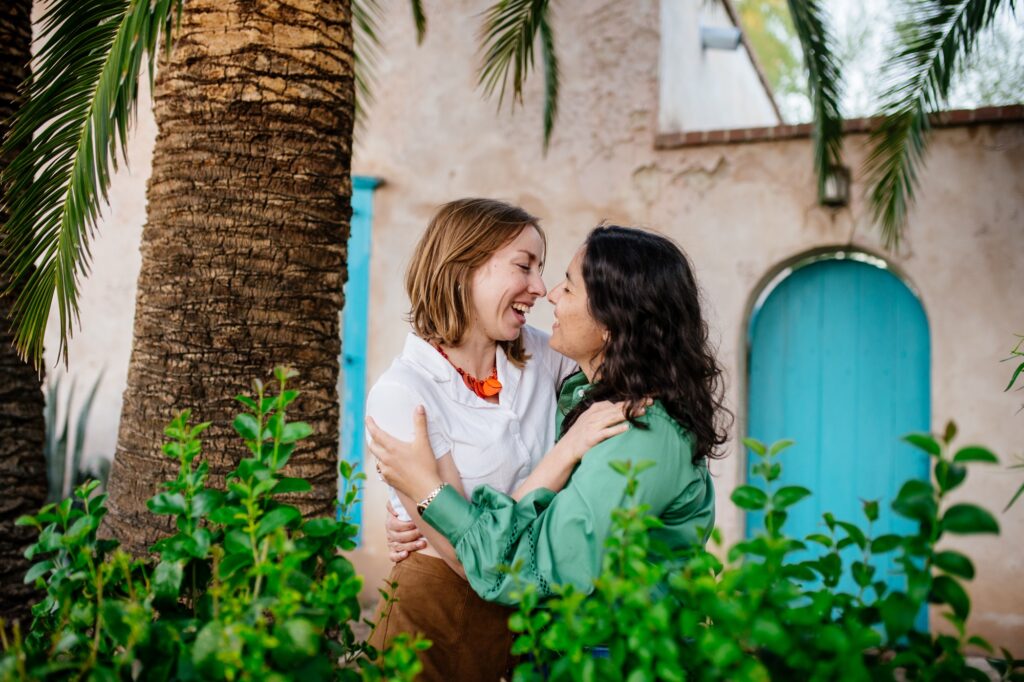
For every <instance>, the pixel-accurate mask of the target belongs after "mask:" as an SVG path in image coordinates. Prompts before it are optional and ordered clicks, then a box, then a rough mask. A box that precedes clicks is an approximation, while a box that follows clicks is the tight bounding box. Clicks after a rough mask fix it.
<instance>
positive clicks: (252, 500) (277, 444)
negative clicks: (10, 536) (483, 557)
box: [0, 368, 426, 681]
mask: <svg viewBox="0 0 1024 682" xmlns="http://www.w3.org/2000/svg"><path fill="white" fill-rule="evenodd" d="M292 376H293V374H292V373H291V372H289V371H288V370H285V369H283V368H277V369H276V370H275V378H276V384H277V392H276V394H274V395H269V394H267V392H266V391H265V390H264V386H263V385H262V383H261V382H256V383H255V389H256V390H255V395H253V396H238V397H237V400H238V401H239V402H240V403H242V404H243V405H244V406H245V408H246V411H245V412H243V413H241V414H239V415H238V416H237V418H236V419H235V421H234V428H235V430H236V431H237V432H238V434H239V435H240V436H241V437H242V439H243V440H244V441H245V446H246V448H247V449H248V451H249V455H250V456H248V457H245V458H243V459H241V461H239V463H238V466H237V468H236V469H235V470H234V471H232V472H231V473H230V474H228V476H227V490H226V491H222V490H218V489H215V488H211V487H208V485H207V484H208V477H209V466H208V464H207V463H206V462H205V461H201V458H200V452H201V449H202V446H201V442H200V438H199V437H200V434H201V433H202V432H203V430H204V429H206V428H207V427H208V426H209V424H208V423H202V424H195V425H193V424H191V423H190V421H189V419H190V413H189V412H188V411H187V410H186V411H185V412H182V413H181V414H180V415H179V416H178V417H177V418H175V419H174V420H173V421H172V422H171V424H170V425H169V426H168V427H167V429H166V431H165V433H166V435H167V437H168V441H167V442H166V443H165V444H164V446H163V452H164V453H165V454H166V455H167V456H169V457H171V458H173V459H174V460H176V461H177V462H178V463H179V470H178V475H177V477H176V478H175V479H174V480H173V481H170V482H167V483H165V484H164V485H163V490H162V491H161V492H160V493H158V494H157V495H155V496H154V497H152V498H151V499H150V500H149V502H148V506H149V509H150V511H151V512H152V513H154V514H161V515H167V516H168V517H169V518H170V520H171V522H172V524H173V527H174V529H175V531H176V532H175V533H174V534H173V535H171V536H169V537H166V538H163V539H161V540H160V541H158V542H157V543H156V544H155V545H154V546H153V547H152V551H153V553H154V554H155V555H156V558H153V559H151V558H133V557H131V556H129V555H128V554H126V553H125V552H123V551H121V550H119V549H118V546H117V543H116V542H115V541H113V540H105V539H100V538H98V537H97V530H98V528H99V526H100V522H101V521H102V519H103V516H104V514H105V513H106V507H105V506H104V502H105V499H106V496H105V495H94V494H93V493H94V491H95V488H96V486H97V485H98V484H97V483H95V482H91V483H88V484H86V485H83V486H82V487H80V488H78V489H77V490H76V491H75V493H74V498H73V499H72V498H68V499H65V500H63V501H62V502H60V503H59V504H48V505H46V506H45V507H43V509H42V510H41V511H40V512H39V514H37V515H36V516H27V517H23V518H22V519H20V520H19V522H20V523H23V524H29V525H32V526H34V527H36V528H37V529H38V531H39V538H38V540H37V541H36V543H35V544H34V545H32V546H31V547H30V548H29V549H28V551H27V553H26V554H27V556H28V557H29V559H31V560H33V561H35V562H36V563H35V564H34V565H33V566H32V567H31V569H30V570H29V572H28V575H27V576H26V580H27V581H30V582H35V584H36V585H37V586H38V587H40V588H41V589H42V590H44V591H45V595H44V596H43V598H42V599H41V601H39V603H37V604H36V605H35V606H34V607H33V609H32V615H33V621H32V625H31V629H30V631H29V632H28V633H24V632H22V631H21V629H20V628H19V627H18V625H17V624H15V625H14V626H13V627H12V628H4V627H0V635H2V645H3V649H4V654H3V657H2V658H0V679H95V680H122V679H137V680H147V681H148V680H165V679H179V680H192V679H226V680H246V679H248V680H286V679H299V678H305V679H307V680H320V679H340V680H354V679H367V680H378V679H397V680H411V679H413V677H414V676H415V675H416V674H417V672H418V671H419V669H420V664H419V662H418V660H417V659H416V651H417V650H419V649H422V648H424V646H426V644H425V643H424V642H422V641H419V640H410V639H405V640H402V641H400V642H398V643H396V645H395V646H394V647H392V648H391V649H389V650H388V651H386V652H378V651H375V650H374V649H373V648H372V647H370V646H369V645H368V644H366V643H365V642H364V641H362V640H360V639H358V638H357V637H356V635H355V634H354V632H353V629H352V623H353V622H354V621H357V620H358V618H359V615H360V608H359V602H358V594H359V591H360V589H361V587H362V579H361V578H360V577H359V576H357V575H356V573H355V570H354V568H353V566H352V564H351V562H350V561H349V560H348V559H347V558H346V557H344V556H343V555H341V554H340V553H339V550H343V551H347V550H351V549H353V548H354V547H355V543H354V541H353V538H354V537H355V535H356V527H355V526H353V525H352V524H351V523H349V522H348V521H347V520H346V517H345V515H344V514H343V515H342V520H341V521H335V520H334V519H329V518H318V519H303V518H302V515H301V514H300V512H299V510H298V509H297V508H296V507H294V506H292V505H289V504H286V503H284V502H283V501H281V499H279V498H280V496H281V495H284V494H296V493H302V492H304V491H308V490H310V484H309V482H308V481H305V480H303V479H300V478H289V477H285V476H284V475H283V474H282V469H283V467H284V466H285V464H287V462H288V459H289V457H290V456H291V454H292V452H293V451H294V449H295V447H296V444H297V443H298V442H299V441H301V440H302V439H303V438H305V437H306V436H308V435H309V434H310V427H309V425H308V424H306V423H304V422H288V421H287V419H286V408H287V407H288V405H289V404H290V403H292V402H293V401H294V400H295V398H296V397H297V396H298V393H297V392H296V391H294V390H289V389H288V388H287V386H286V383H287V380H288V379H289V378H291V377H292ZM341 473H342V475H343V476H344V477H345V479H346V481H347V486H348V490H347V491H346V493H345V494H344V495H343V497H342V499H343V501H345V502H347V503H348V504H351V503H352V502H354V501H355V497H356V486H357V484H358V482H359V480H360V479H361V475H353V472H352V470H351V468H350V467H348V465H344V464H343V465H342V471H341Z"/></svg>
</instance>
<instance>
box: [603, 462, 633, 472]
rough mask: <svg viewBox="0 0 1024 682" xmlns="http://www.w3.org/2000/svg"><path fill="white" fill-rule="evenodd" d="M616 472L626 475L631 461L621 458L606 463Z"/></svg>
mask: <svg viewBox="0 0 1024 682" xmlns="http://www.w3.org/2000/svg"><path fill="white" fill-rule="evenodd" d="M608 466H610V467H611V468H612V469H613V470H615V472H616V473H618V474H621V475H623V476H626V475H627V474H629V470H630V468H631V467H632V463H631V462H628V461H624V460H621V459H616V460H613V461H611V462H609V463H608Z"/></svg>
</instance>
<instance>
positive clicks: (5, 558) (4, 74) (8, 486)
mask: <svg viewBox="0 0 1024 682" xmlns="http://www.w3.org/2000/svg"><path fill="white" fill-rule="evenodd" d="M31 41H32V0H7V1H6V2H4V3H3V5H2V6H0V136H3V135H5V134H6V132H7V130H6V121H7V120H9V119H10V117H11V115H12V114H13V113H14V108H15V106H16V104H17V99H18V97H17V95H18V86H19V85H20V84H21V82H22V81H23V80H24V78H25V76H26V75H28V68H29V61H30V59H31V53H30V45H31ZM7 162H8V159H2V160H0V163H4V164H5V163H7ZM5 221H6V216H4V215H2V214H0V224H3V222H5ZM4 255H5V254H4V253H3V252H2V251H0V260H2V259H3V257H4ZM6 289H7V282H5V281H2V280H0V292H3V291H5V290H6ZM11 299H12V297H10V296H3V295H0V491H3V492H2V494H0V618H4V619H10V618H18V617H22V616H25V615H26V614H27V613H28V600H29V597H30V595H31V593H32V587H31V586H30V585H26V584H24V582H22V578H23V577H24V575H25V571H26V569H27V568H28V566H29V562H28V560H26V559H25V558H24V556H22V553H23V552H24V550H25V547H26V546H27V545H28V543H29V541H30V540H31V538H32V536H33V533H32V532H31V529H30V528H27V527H17V526H15V525H14V521H15V519H17V518H18V517H19V516H21V515H22V514H34V513H35V512H37V511H38V510H39V507H41V506H42V504H43V502H44V501H45V500H46V461H45V460H44V459H43V440H44V438H45V437H46V436H45V434H46V425H45V423H44V422H43V391H42V388H41V386H40V376H39V375H38V374H37V373H36V371H35V370H34V369H32V367H31V365H29V364H27V363H25V362H22V361H21V359H20V358H19V357H18V355H17V353H16V352H15V351H14V346H13V345H12V344H13V341H14V335H13V334H12V330H11V328H10V326H9V324H10V323H9V321H8V316H9V314H10V311H11V302H12V300H11Z"/></svg>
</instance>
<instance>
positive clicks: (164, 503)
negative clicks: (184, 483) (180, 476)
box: [146, 493, 185, 514]
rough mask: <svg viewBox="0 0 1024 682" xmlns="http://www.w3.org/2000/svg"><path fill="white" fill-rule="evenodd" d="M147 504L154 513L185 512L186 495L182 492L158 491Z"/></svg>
mask: <svg viewBox="0 0 1024 682" xmlns="http://www.w3.org/2000/svg"><path fill="white" fill-rule="evenodd" d="M146 506H147V507H149V510H150V511H151V512H153V513H154V514H184V513H185V497H184V496H183V495H182V494H181V493H157V494H156V495H154V496H153V497H151V498H150V499H149V500H148V501H147V502H146Z"/></svg>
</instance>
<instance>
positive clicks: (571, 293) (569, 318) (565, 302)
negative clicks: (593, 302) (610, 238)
mask: <svg viewBox="0 0 1024 682" xmlns="http://www.w3.org/2000/svg"><path fill="white" fill-rule="evenodd" d="M583 255H584V252H583V249H582V248H581V249H580V250H579V251H577V252H576V255H575V256H573V259H572V262H571V263H569V269H568V270H567V271H566V273H565V280H564V281H562V282H560V283H559V284H558V285H557V286H555V287H553V288H552V289H551V293H549V294H548V300H549V301H550V302H551V304H552V305H554V306H555V324H554V326H552V328H551V340H550V342H549V343H550V345H551V347H552V348H554V349H555V350H556V351H558V352H559V353H561V354H562V355H564V356H566V357H567V358H570V359H571V360H575V361H576V363H577V364H578V365H579V366H580V369H582V370H583V372H584V373H585V374H586V375H587V378H588V379H590V380H591V381H593V379H594V371H595V370H596V368H597V367H599V366H600V365H601V361H602V360H603V349H604V343H605V339H606V338H607V334H608V331H607V329H606V328H605V327H604V326H603V325H602V324H600V323H599V322H598V321H597V320H595V319H594V318H593V317H592V316H591V314H590V305H589V303H588V300H587V289H586V287H585V286H584V284H583Z"/></svg>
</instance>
